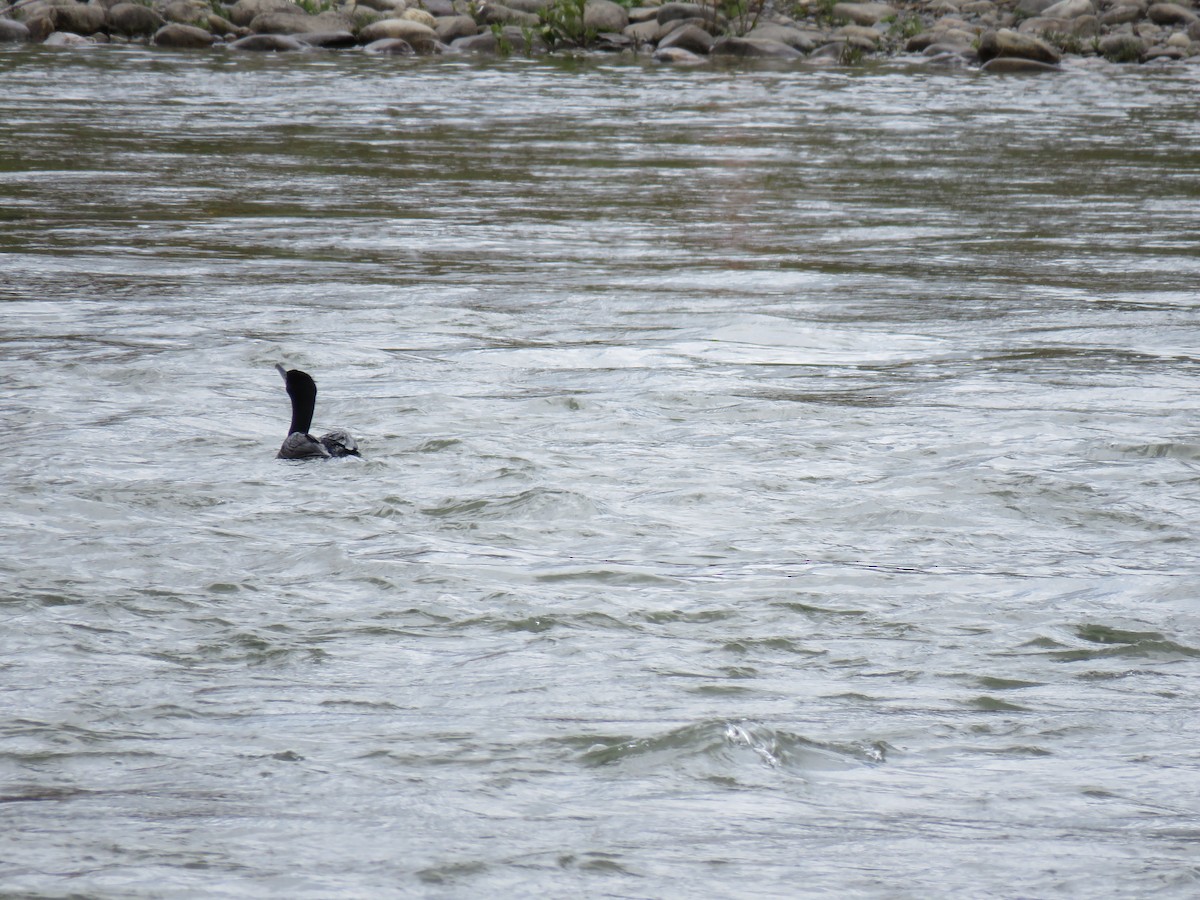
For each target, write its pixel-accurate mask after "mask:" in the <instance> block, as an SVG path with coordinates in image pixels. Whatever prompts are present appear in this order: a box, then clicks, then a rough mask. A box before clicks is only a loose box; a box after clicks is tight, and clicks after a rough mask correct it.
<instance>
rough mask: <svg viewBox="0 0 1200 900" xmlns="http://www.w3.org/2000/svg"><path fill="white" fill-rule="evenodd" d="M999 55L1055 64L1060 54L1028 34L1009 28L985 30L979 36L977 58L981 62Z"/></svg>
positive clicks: (1039, 39) (1060, 56)
mask: <svg viewBox="0 0 1200 900" xmlns="http://www.w3.org/2000/svg"><path fill="white" fill-rule="evenodd" d="M1000 56H1010V57H1016V58H1018V59H1032V60H1035V61H1037V62H1042V63H1049V64H1051V65H1055V64H1057V63H1058V61H1059V60H1060V59H1061V58H1062V55H1061V54H1060V53H1059V52H1058V51H1057V50H1055V49H1054V48H1053V47H1051V46H1050V45H1049V44H1047V43H1046V42H1045V41H1043V40H1042V39H1041V38H1036V37H1033V36H1031V35H1028V34H1020V33H1018V32H1016V31H1013V30H1011V29H1009V28H1001V29H1000V30H999V31H985V32H984V33H983V34H982V35H981V36H980V38H979V58H980V59H981V60H982V61H983V62H985V63H986V62H988V61H989V60H993V59H996V58H997V57H1000Z"/></svg>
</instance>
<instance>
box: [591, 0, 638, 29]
mask: <svg viewBox="0 0 1200 900" xmlns="http://www.w3.org/2000/svg"><path fill="white" fill-rule="evenodd" d="M583 24H584V27H585V28H591V29H593V30H594V31H596V32H600V33H604V32H608V33H618V32H621V31H623V30H624V29H625V26H626V25H628V24H629V13H627V12H626V11H625V7H623V6H620V5H619V4H616V3H613V2H612V0H587V4H586V5H585V6H584V8H583Z"/></svg>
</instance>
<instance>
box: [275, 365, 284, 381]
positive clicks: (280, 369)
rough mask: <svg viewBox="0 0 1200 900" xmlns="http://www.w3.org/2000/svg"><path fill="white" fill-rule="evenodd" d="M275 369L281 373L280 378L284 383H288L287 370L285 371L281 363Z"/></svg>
mask: <svg viewBox="0 0 1200 900" xmlns="http://www.w3.org/2000/svg"><path fill="white" fill-rule="evenodd" d="M275 368H276V370H277V371H278V372H279V377H280V378H282V379H283V380H284V381H287V369H285V368H284V367H283V366H281V365H280V364H279V363H275Z"/></svg>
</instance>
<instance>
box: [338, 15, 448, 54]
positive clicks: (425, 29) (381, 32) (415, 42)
mask: <svg viewBox="0 0 1200 900" xmlns="http://www.w3.org/2000/svg"><path fill="white" fill-rule="evenodd" d="M384 38H399V39H400V40H402V41H407V42H408V43H409V45H410V46H411V47H412V48H413V50H415V51H416V52H417V53H436V52H437V51H438V45H439V42H438V38H437V32H436V31H434V30H433V29H432V28H430V27H429V26H428V25H422V24H421V23H420V22H413V21H411V20H410V19H380V20H379V21H378V22H372V23H371V24H370V25H368V26H367V27H366V28H364V29H362V30H361V31H360V32H359V33H358V40H359V41H360V42H361V43H363V44H370V43H373V42H374V41H378V40H382V39H384Z"/></svg>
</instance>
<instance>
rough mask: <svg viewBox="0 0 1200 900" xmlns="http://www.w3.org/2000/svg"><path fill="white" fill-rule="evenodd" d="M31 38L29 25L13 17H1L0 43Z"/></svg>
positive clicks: (18, 41) (17, 41) (16, 41)
mask: <svg viewBox="0 0 1200 900" xmlns="http://www.w3.org/2000/svg"><path fill="white" fill-rule="evenodd" d="M27 40H29V26H28V25H26V24H25V23H23V22H14V21H13V20H12V19H0V44H2V43H6V42H7V43H14V42H15V43H20V42H22V41H27Z"/></svg>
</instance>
